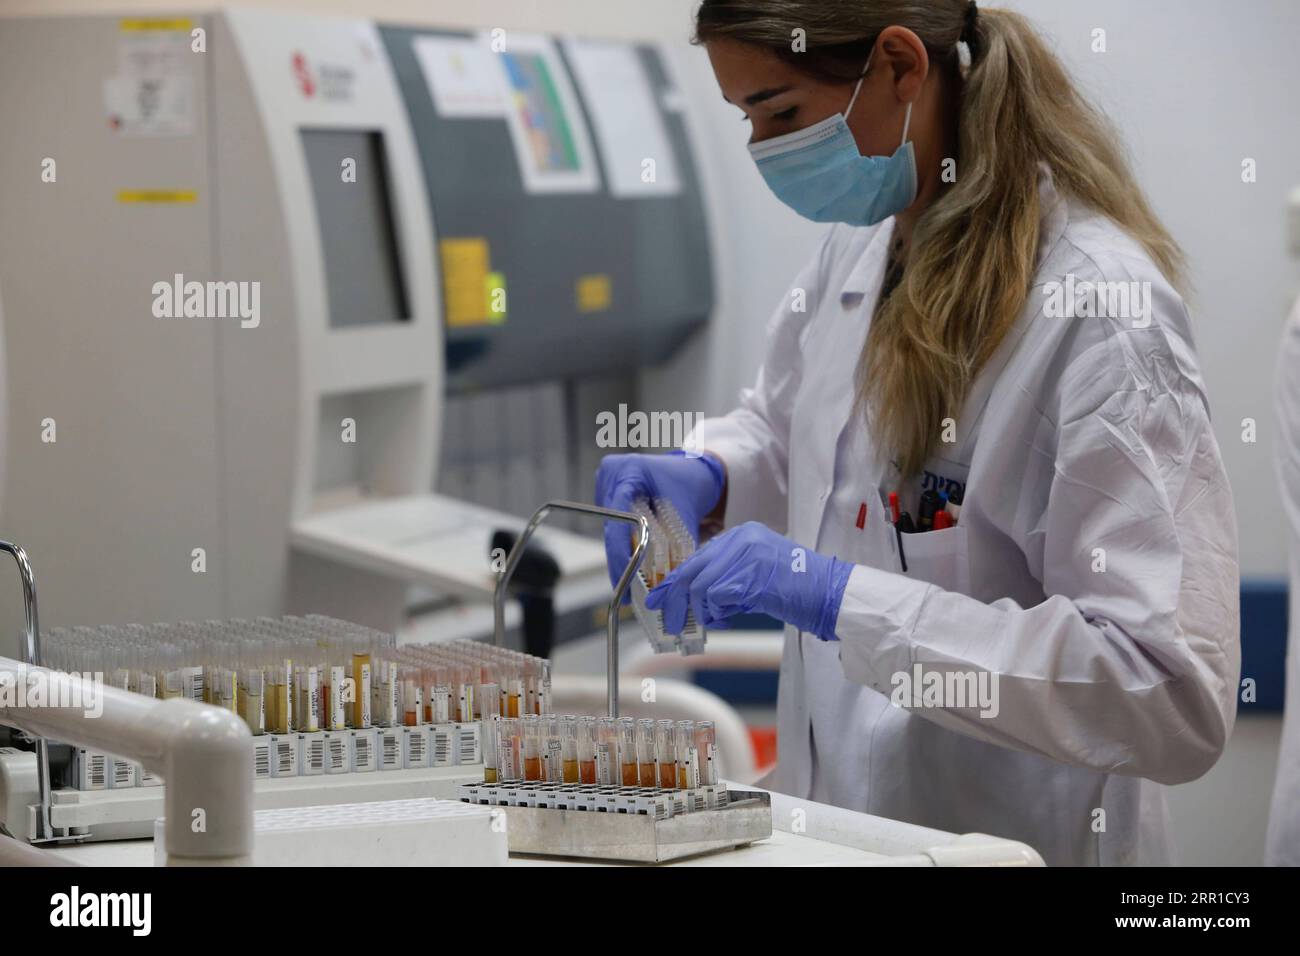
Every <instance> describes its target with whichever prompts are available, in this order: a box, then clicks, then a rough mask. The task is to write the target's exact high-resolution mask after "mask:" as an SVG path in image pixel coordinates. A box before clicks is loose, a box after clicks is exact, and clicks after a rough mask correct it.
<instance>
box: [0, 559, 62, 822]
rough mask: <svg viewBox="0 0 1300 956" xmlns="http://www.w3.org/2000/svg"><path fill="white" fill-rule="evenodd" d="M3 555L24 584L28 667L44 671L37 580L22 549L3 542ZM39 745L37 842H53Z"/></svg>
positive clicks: (43, 749) (44, 758)
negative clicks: (11, 561) (7, 558)
mask: <svg viewBox="0 0 1300 956" xmlns="http://www.w3.org/2000/svg"><path fill="white" fill-rule="evenodd" d="M0 551H7V552H8V553H9V554H12V555H13V558H14V561H15V562H16V563H17V565H18V574H19V576H21V577H22V580H23V618H24V620H25V621H26V623H27V646H26V647H25V648H24V649H23V655H24V661H25V663H28V664H31V665H32V666H33V667H41V666H43V665H42V664H41V624H40V618H39V615H38V613H37V607H36V577H35V575H33V574H32V563H31V562H30V561H29V560H27V552H26V551H24V550H23V549H22V547H21V546H19V545H16V544H13V543H12V542H9V541H0ZM32 742H33V743H34V744H35V745H36V779H37V781H38V782H39V784H40V790H41V813H40V817H39V818H38V819H37V821H36V830H37V833H36V838H37V840H52V839H54V829H53V828H52V827H51V826H50V753H49V748H48V747H47V746H46V743H45V738H44V737H33V738H32Z"/></svg>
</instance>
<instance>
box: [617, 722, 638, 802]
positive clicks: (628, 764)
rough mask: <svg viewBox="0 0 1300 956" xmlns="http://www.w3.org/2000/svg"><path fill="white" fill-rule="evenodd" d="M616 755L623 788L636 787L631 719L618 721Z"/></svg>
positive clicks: (633, 733)
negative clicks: (621, 770) (617, 755)
mask: <svg viewBox="0 0 1300 956" xmlns="http://www.w3.org/2000/svg"><path fill="white" fill-rule="evenodd" d="M618 753H619V762H620V764H621V766H622V769H623V772H622V783H623V786H625V787H635V786H636V785H637V772H636V721H635V720H633V719H632V718H631V717H620V718H619V720H618Z"/></svg>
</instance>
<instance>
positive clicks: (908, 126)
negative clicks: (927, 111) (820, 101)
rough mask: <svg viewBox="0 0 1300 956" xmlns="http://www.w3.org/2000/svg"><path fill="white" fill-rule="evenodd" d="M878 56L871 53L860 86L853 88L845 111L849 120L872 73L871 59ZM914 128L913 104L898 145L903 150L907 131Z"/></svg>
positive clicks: (904, 119) (906, 115) (905, 118)
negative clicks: (868, 76) (863, 85)
mask: <svg viewBox="0 0 1300 956" xmlns="http://www.w3.org/2000/svg"><path fill="white" fill-rule="evenodd" d="M875 55H876V51H875V50H872V51H871V56H869V57H867V65H866V66H864V67H863V68H862V75H861V76H860V77H858V85H857V86H855V87H854V88H853V95H852V96H851V97H849V106H848V109H846V110H845V111H844V118H845V119H846V120H847V119H848V118H849V116H851V115H852V113H853V104H854V103H856V102H857V101H858V94H859V93H861V92H862V83H863V81H864V80H866V78H867V73H869V72H870V71H871V59H872V57H874V56H875ZM911 128H912V104H911V103H908V104H907V112H906V113H905V114H904V116H903V140H902V142H900V143H899V144H898V148H899V149H902V148H903V147H904V146H906V145H907V131H908V130H910V129H911Z"/></svg>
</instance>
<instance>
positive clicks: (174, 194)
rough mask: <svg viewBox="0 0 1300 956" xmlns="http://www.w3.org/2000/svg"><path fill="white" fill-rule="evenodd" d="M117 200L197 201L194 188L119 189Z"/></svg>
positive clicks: (197, 194) (196, 191) (197, 196)
mask: <svg viewBox="0 0 1300 956" xmlns="http://www.w3.org/2000/svg"><path fill="white" fill-rule="evenodd" d="M117 201H118V202H150V203H168V202H173V203H175V202H179V203H191V202H198V201H199V193H198V190H196V189H119V190H118V191H117Z"/></svg>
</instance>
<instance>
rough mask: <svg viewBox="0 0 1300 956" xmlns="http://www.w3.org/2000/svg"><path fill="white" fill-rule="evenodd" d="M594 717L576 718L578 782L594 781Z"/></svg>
mask: <svg viewBox="0 0 1300 956" xmlns="http://www.w3.org/2000/svg"><path fill="white" fill-rule="evenodd" d="M596 779H597V777H596V718H595V717H579V718H578V782H579V783H585V784H592V783H595V782H596Z"/></svg>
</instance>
